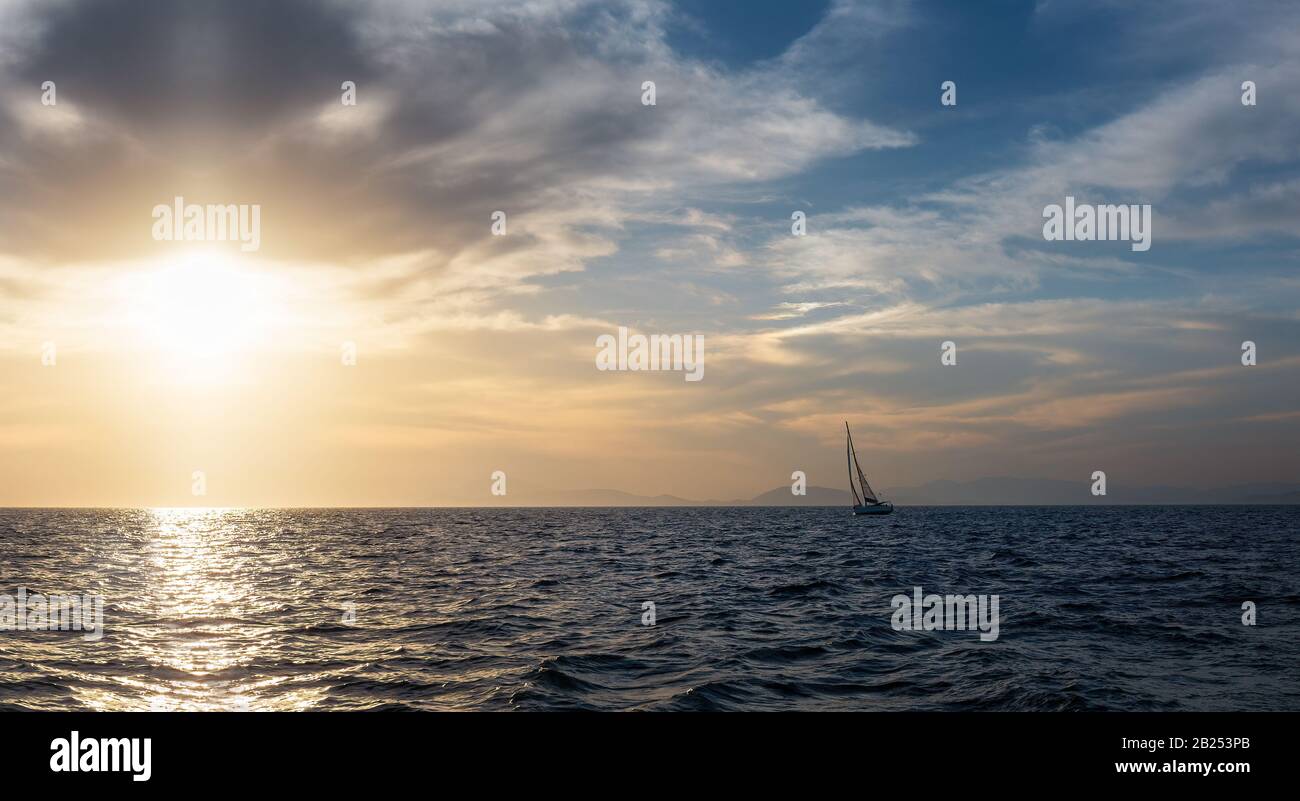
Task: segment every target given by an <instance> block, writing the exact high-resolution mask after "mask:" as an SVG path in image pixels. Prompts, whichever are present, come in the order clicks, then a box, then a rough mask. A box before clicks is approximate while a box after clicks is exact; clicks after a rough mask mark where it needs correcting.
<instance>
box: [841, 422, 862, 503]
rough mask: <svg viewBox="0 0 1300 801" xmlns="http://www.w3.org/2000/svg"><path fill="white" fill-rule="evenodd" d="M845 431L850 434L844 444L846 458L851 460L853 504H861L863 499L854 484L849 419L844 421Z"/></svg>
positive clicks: (850, 481)
mask: <svg viewBox="0 0 1300 801" xmlns="http://www.w3.org/2000/svg"><path fill="white" fill-rule="evenodd" d="M844 433H845V434H848V440H847V441H846V444H845V446H844V458H845V459H847V460H848V462H849V492H852V493H853V505H854V506H861V505H862V499H861V498H859V497H858V488H857V487H855V486H853V457H854V456H855V455H856V454H854V453H853V435H852V434H850V433H849V421H847V420H845V421H844Z"/></svg>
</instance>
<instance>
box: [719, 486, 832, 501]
mask: <svg viewBox="0 0 1300 801" xmlns="http://www.w3.org/2000/svg"><path fill="white" fill-rule="evenodd" d="M852 502H853V499H852V498H850V497H849V493H848V492H847V491H845V490H841V489H831V488H830V487H808V494H807V495H795V494H793V493H792V492H791V491H790V487H789V486H784V487H777V488H776V489H773V490H768V491H767V492H764V493H763V494H762V495H759V496H758V497H756V498H752V499H750V500H748V501H739V502H737V503H736V505H737V506H848V505H849V504H850V503H852Z"/></svg>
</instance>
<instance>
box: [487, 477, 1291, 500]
mask: <svg viewBox="0 0 1300 801" xmlns="http://www.w3.org/2000/svg"><path fill="white" fill-rule="evenodd" d="M541 497H543V496H538V500H536V501H533V500H529V499H528V498H521V497H519V496H516V495H514V494H513V493H512V496H511V499H510V503H509V505H525V506H527V505H534V504H535V505H538V506H848V505H850V503H851V502H852V498H851V497H850V496H849V493H848V492H847V491H846V490H842V489H833V488H831V487H816V486H810V487H808V493H807V494H806V495H793V494H792V493H791V491H790V486H789V485H783V486H780V487H777V488H775V489H771V490H768V491H767V492H764V493H762V494H760V495H757V496H755V497H753V498H750V499H748V500H745V499H735V500H730V501H719V500H704V501H697V500H690V499H688V498H681V497H678V496H676V495H654V496H649V495H635V494H633V493H630V492H623V491H621V490H612V489H586V490H564V491H555V492H548V493H546V494H545V496H544V497H545V500H541ZM880 497H881V498H883V499H886V500H890V501H893V502H894V503H896V504H898V505H900V506H1069V505H1078V504H1098V505H1124V504H1138V505H1140V504H1170V505H1180V504H1300V484H1279V483H1273V484H1239V485H1236V486H1231V487H1217V488H1214V489H1194V488H1189V487H1168V486H1145V487H1130V486H1125V485H1123V484H1117V483H1116V482H1115V481H1114V480H1112V481H1111V482H1110V486H1109V487H1108V492H1107V494H1106V495H1105V496H1103V497H1095V496H1093V494H1092V482H1091V481H1089V480H1087V479H1086V478H1085V479H1081V480H1079V481H1058V480H1055V479H1047V478H1013V477H1009V476H999V477H994V478H979V479H975V480H973V481H946V480H944V481H930V482H927V483H925V484H922V485H920V486H916V487H895V488H890V489H885V490H883V491H881V492H880ZM502 501H503V502H504V501H505V499H504V498H503V499H502Z"/></svg>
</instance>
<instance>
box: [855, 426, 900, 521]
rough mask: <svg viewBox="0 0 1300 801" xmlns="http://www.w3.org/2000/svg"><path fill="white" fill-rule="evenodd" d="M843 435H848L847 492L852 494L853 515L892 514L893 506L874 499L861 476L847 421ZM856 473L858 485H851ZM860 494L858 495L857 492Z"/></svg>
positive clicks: (869, 487) (872, 493)
mask: <svg viewBox="0 0 1300 801" xmlns="http://www.w3.org/2000/svg"><path fill="white" fill-rule="evenodd" d="M844 433H845V434H846V435H848V438H849V443H848V459H849V491H850V492H852V493H853V514H855V515H887V514H892V513H893V511H894V505H893V504H892V503H890V502H889V501H882V500H880V499H879V498H877V497H876V493H874V492H872V491H871V485H870V484H868V483H867V477H866V476H864V475H862V465H860V464H859V463H858V454H857V452H856V451H854V450H853V433H852V432H850V431H849V423H848V421H847V420H846V421H844ZM855 472H856V473H857V477H858V484H857V486H854V484H853V474H854V473H855ZM859 489H861V490H862V494H861V495H858V490H859Z"/></svg>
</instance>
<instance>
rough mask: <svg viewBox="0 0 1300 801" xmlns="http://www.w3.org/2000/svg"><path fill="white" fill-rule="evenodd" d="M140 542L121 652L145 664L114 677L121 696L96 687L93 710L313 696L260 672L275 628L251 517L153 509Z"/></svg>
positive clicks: (281, 704) (268, 703) (295, 703)
mask: <svg viewBox="0 0 1300 801" xmlns="http://www.w3.org/2000/svg"><path fill="white" fill-rule="evenodd" d="M148 514H149V515H150V516H151V518H152V519H151V520H150V521H149V525H148V527H147V529H148V531H149V532H150V534H149V536H148V538H147V540H146V541H145V542H144V543H142V545H143V548H144V552H145V554H146V557H145V559H144V560H143V562H142V563H141V567H142V569H143V570H144V572H145V575H144V576H143V577H142V581H141V589H142V592H141V595H140V597H138V598H133V599H122V603H121V604H120V605H121V606H122V607H123V610H124V612H126V613H129V614H130V617H131V618H132V620H133V621H134V622H133V623H132V624H130V625H129V626H126V627H124V631H123V634H122V636H123V637H124V638H125V639H127V640H128V641H129V642H128V643H127V646H128V648H127V650H128V653H129V655H130V656H131V657H132V658H133V659H138V660H140V661H143V662H144V663H146V664H147V666H148V667H147V668H146V669H144V670H140V671H136V672H135V674H134V675H132V676H119V677H117V680H118V683H119V685H120V687H121V692H103V691H96V692H93V693H92V694H90V697H83V699H82V700H83V701H84V702H85V703H86V704H87V705H88V706H90V707H91V708H95V709H137V710H155V711H173V710H186V711H189V710H225V711H240V710H248V711H256V710H270V709H277V710H285V709H304V708H308V707H311V706H312V705H313V704H315V703H316V702H317V701H318V700H319V697H320V695H321V693H320V692H317V691H314V690H310V691H309V690H305V689H303V688H292V689H291V688H287V687H280V686H279V685H282V684H284V683H286V682H288V681H290V678H289V677H287V676H274V675H272V676H268V675H266V674H265V673H264V672H262V670H260V669H259V668H262V667H265V666H266V665H267V664H273V663H274V660H275V653H274V651H275V649H274V645H273V643H274V638H275V634H276V632H277V630H278V628H279V627H280V625H281V621H280V620H279V617H280V616H279V615H278V612H280V611H282V610H278V609H277V608H276V605H275V604H274V603H273V602H270V601H266V600H262V598H261V597H260V595H259V593H258V591H257V581H256V578H257V576H258V571H259V570H260V569H263V567H264V566H263V565H261V564H259V556H258V550H257V548H256V547H255V546H256V544H257V543H256V538H257V536H258V534H257V531H256V529H255V527H253V526H252V525H250V522H251V520H252V518H253V517H255V516H256V515H257V514H258V513H257V512H255V511H252V510H244V509H224V508H168V509H153V510H150V511H149V512H148Z"/></svg>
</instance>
